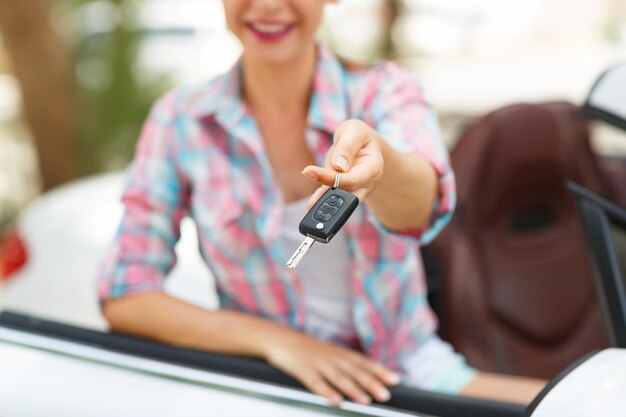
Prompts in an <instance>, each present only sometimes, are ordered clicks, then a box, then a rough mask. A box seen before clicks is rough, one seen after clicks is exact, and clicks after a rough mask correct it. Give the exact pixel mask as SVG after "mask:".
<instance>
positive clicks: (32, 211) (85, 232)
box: [2, 172, 217, 329]
mask: <svg viewBox="0 0 626 417" xmlns="http://www.w3.org/2000/svg"><path fill="white" fill-rule="evenodd" d="M124 176H125V175H124V173H119V172H117V173H108V174H101V175H98V176H95V177H90V178H86V179H82V180H78V181H74V182H72V183H70V184H67V185H64V186H61V187H59V188H58V189H55V190H52V191H50V192H48V193H46V194H44V195H42V196H41V197H39V198H38V199H36V200H35V201H34V202H33V203H32V204H31V205H30V206H29V207H27V208H26V210H24V211H23V212H22V213H21V215H20V216H19V218H18V220H17V224H16V227H17V232H18V234H19V235H20V236H21V238H22V240H23V241H24V244H25V247H26V251H27V258H28V260H27V262H26V264H25V265H24V266H23V267H22V268H20V269H19V270H18V271H17V272H15V273H14V274H13V275H12V276H11V277H10V280H9V282H8V284H7V286H6V288H5V290H4V294H3V300H2V306H3V308H5V309H11V310H16V311H21V312H24V313H26V314H32V315H34V316H39V317H42V318H46V319H50V320H57V321H61V322H64V323H68V324H75V325H79V326H83V327H87V328H92V329H105V328H106V324H105V321H104V319H103V317H102V315H101V314H100V307H99V305H98V299H97V293H96V285H97V278H98V275H99V271H100V268H101V266H102V263H103V262H104V259H105V257H106V255H107V252H108V250H109V248H110V246H111V243H112V241H113V238H114V235H115V232H116V230H117V227H118V225H119V222H120V219H121V216H122V212H123V207H122V204H121V202H120V197H121V193H122V189H123V185H124ZM176 253H177V257H178V263H177V265H176V266H175V267H174V269H173V270H172V272H171V274H170V276H169V278H168V279H167V281H166V290H167V291H168V292H170V293H172V294H174V295H176V296H177V297H179V298H182V299H185V300H187V301H190V302H193V303H195V304H198V305H201V306H205V307H209V308H213V307H216V306H217V297H216V294H215V290H214V287H213V279H212V275H211V272H210V270H209V269H208V268H207V267H206V265H205V264H204V262H203V261H202V259H201V257H200V254H199V251H198V240H197V234H196V231H195V224H194V223H193V221H192V220H191V219H184V220H183V224H182V226H181V239H180V241H179V242H178V244H177V246H176Z"/></svg>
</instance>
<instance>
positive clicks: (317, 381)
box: [296, 371, 343, 406]
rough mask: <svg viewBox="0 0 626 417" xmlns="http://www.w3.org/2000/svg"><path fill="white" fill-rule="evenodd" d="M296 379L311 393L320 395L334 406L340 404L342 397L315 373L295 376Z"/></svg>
mask: <svg viewBox="0 0 626 417" xmlns="http://www.w3.org/2000/svg"><path fill="white" fill-rule="evenodd" d="M296 378H297V379H299V380H300V382H302V384H303V385H304V386H305V387H306V388H307V389H308V390H309V391H311V392H312V393H314V394H317V395H321V396H322V397H324V398H326V399H327V400H328V401H330V403H331V404H332V405H334V406H338V405H339V404H340V403H341V400H342V399H343V397H342V396H341V394H339V392H337V390H335V389H334V388H333V387H332V386H331V385H330V384H329V383H328V382H327V381H326V379H324V377H323V376H322V375H321V374H320V373H318V372H315V371H310V372H308V373H307V374H305V375H296Z"/></svg>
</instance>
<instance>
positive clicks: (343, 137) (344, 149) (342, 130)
mask: <svg viewBox="0 0 626 417" xmlns="http://www.w3.org/2000/svg"><path fill="white" fill-rule="evenodd" d="M372 133H373V130H372V129H371V128H370V127H369V126H368V125H367V124H365V123H364V122H362V121H360V120H346V121H345V122H343V123H342V124H341V125H340V126H339V128H338V129H337V131H336V132H335V135H334V136H333V142H334V145H333V149H331V155H332V156H331V157H330V163H331V166H332V168H333V169H335V170H337V171H339V172H347V171H348V170H349V169H350V167H351V166H352V162H353V160H354V158H355V157H356V155H357V153H358V152H359V150H360V149H361V148H363V147H364V146H365V145H366V144H367V143H368V142H369V141H370V140H372Z"/></svg>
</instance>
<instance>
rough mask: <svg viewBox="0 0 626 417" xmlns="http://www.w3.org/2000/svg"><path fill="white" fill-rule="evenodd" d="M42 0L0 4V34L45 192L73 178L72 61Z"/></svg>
mask: <svg viewBox="0 0 626 417" xmlns="http://www.w3.org/2000/svg"><path fill="white" fill-rule="evenodd" d="M47 6H48V5H47V1H45V0H19V1H15V0H0V32H2V35H3V41H4V44H5V46H6V49H7V51H8V53H9V56H10V58H11V63H12V67H13V70H14V73H15V76H16V78H17V79H18V81H19V83H20V88H21V90H22V106H23V110H24V117H25V119H26V121H27V123H28V126H29V128H30V130H31V133H32V136H33V139H34V143H35V146H36V148H37V152H38V155H39V165H40V170H41V180H42V187H43V189H44V190H46V189H49V188H51V187H54V186H56V185H58V184H61V183H63V182H65V181H68V180H70V179H72V178H74V177H75V175H76V169H75V165H74V149H73V139H74V137H75V132H76V130H75V100H74V88H73V78H72V70H71V60H70V57H69V55H68V52H67V50H66V49H65V46H64V44H63V42H62V40H61V39H60V38H59V36H58V35H57V33H56V32H55V30H54V29H53V28H52V26H51V24H50V21H49V20H48V7H47Z"/></svg>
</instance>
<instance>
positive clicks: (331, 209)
mask: <svg viewBox="0 0 626 417" xmlns="http://www.w3.org/2000/svg"><path fill="white" fill-rule="evenodd" d="M320 210H322V211H323V212H324V213H330V214H331V215H333V216H334V215H335V214H336V213H337V212H338V211H339V208H338V207H333V206H330V205H328V204H326V203H324V205H322V208H321V209H320Z"/></svg>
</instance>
